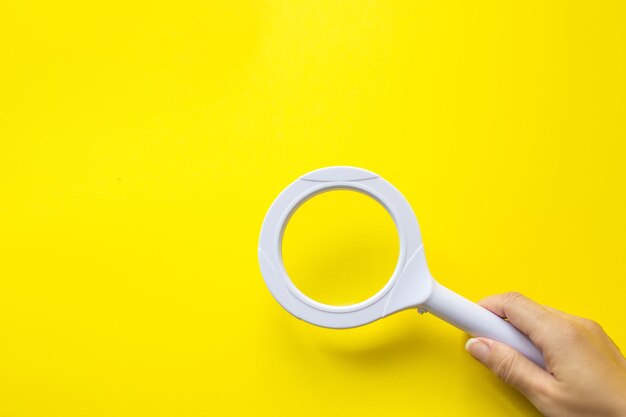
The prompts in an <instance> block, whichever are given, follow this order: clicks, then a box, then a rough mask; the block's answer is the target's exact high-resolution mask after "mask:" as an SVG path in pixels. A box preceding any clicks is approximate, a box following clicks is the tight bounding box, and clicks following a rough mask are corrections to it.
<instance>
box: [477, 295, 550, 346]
mask: <svg viewBox="0 0 626 417" xmlns="http://www.w3.org/2000/svg"><path fill="white" fill-rule="evenodd" d="M478 304H480V305H481V306H483V307H485V308H486V309H487V310H489V311H491V312H492V313H494V314H497V315H498V316H500V317H502V318H505V319H507V320H508V321H509V322H510V323H511V324H512V325H514V326H515V327H517V328H518V329H519V330H521V331H522V332H524V333H526V334H527V335H528V337H529V338H530V340H532V342H533V343H534V344H535V345H537V347H539V348H540V349H543V347H544V343H545V341H546V340H547V337H548V336H549V335H550V333H551V329H553V326H554V325H556V323H555V321H556V319H557V316H556V314H555V313H553V312H551V311H549V310H548V309H546V308H545V307H543V306H542V305H541V304H538V303H536V302H534V301H533V300H531V299H530V298H528V297H525V296H523V295H522V294H520V293H518V292H508V293H504V294H498V295H492V296H490V297H487V298H484V299H482V300H481V301H479V302H478Z"/></svg>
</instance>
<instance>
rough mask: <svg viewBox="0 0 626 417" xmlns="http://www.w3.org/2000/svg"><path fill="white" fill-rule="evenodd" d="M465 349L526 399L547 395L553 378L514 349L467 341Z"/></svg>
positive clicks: (480, 341)
mask: <svg viewBox="0 0 626 417" xmlns="http://www.w3.org/2000/svg"><path fill="white" fill-rule="evenodd" d="M465 349H467V351H468V352H469V353H470V354H471V355H472V356H473V357H474V358H475V359H477V360H478V361H479V362H480V363H482V364H483V365H485V366H486V367H487V368H489V369H490V370H491V371H492V372H493V373H494V374H496V375H497V376H498V377H499V378H500V379H502V380H503V381H504V382H506V383H507V384H510V385H511V386H513V387H514V388H516V389H517V390H519V391H520V392H521V393H522V394H524V395H526V397H528V398H529V399H531V401H532V400H534V399H537V400H538V399H540V398H541V397H545V396H546V395H548V392H549V391H550V389H552V387H553V384H554V382H555V380H554V377H553V376H552V375H550V374H549V373H547V372H546V371H545V370H543V369H541V368H540V367H539V366H537V365H535V364H534V363H533V362H532V361H530V360H529V359H527V358H526V357H524V356H523V355H522V354H521V353H519V352H518V351H516V350H515V349H513V348H511V347H509V346H507V345H505V344H503V343H499V342H496V341H494V340H491V339H486V338H482V337H481V338H477V339H469V340H468V341H467V343H466V344H465Z"/></svg>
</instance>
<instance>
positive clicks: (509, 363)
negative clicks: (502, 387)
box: [493, 355, 515, 384]
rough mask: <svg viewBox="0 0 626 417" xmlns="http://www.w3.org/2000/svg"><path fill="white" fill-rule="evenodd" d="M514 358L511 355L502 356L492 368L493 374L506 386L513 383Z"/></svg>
mask: <svg viewBox="0 0 626 417" xmlns="http://www.w3.org/2000/svg"><path fill="white" fill-rule="evenodd" d="M514 370H515V358H514V357H513V356H511V355H503V356H501V357H500V358H498V359H497V360H496V361H495V363H494V366H493V371H494V372H495V374H496V375H497V376H498V378H500V379H501V380H502V381H504V382H505V383H507V384H512V383H514V382H515V372H514Z"/></svg>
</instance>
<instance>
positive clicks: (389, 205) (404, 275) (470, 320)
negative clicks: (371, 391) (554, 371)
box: [259, 166, 545, 368]
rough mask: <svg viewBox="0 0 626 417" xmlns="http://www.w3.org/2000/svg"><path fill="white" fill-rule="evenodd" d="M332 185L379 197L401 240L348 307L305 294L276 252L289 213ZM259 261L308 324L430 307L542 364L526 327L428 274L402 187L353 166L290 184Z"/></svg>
mask: <svg viewBox="0 0 626 417" xmlns="http://www.w3.org/2000/svg"><path fill="white" fill-rule="evenodd" d="M332 190H351V191H358V192H361V193H363V194H366V195H368V196H370V197H372V198H373V199H375V200H376V201H378V202H379V203H380V204H381V205H382V206H383V207H384V208H385V209H386V210H387V212H389V214H390V215H391V217H392V218H393V221H394V223H395V225H396V228H397V229H398V237H399V239H400V254H399V256H398V263H397V265H396V268H395V270H394V272H393V274H392V276H391V278H390V279H389V281H388V282H387V283H386V284H385V285H384V286H383V287H382V288H381V289H380V290H379V291H378V292H377V293H376V294H374V295H373V296H371V297H370V298H368V299H366V300H365V301H362V302H360V303H357V304H352V305H347V306H335V305H329V304H323V303H320V302H318V301H315V300H313V299H312V298H310V297H308V296H306V295H305V294H304V293H303V292H302V291H300V290H299V289H298V288H297V287H296V286H295V285H294V284H293V282H292V281H291V279H290V278H289V275H288V274H287V271H286V269H285V265H284V263H283V258H282V240H283V235H284V232H285V228H286V226H287V223H288V222H289V219H290V218H291V216H292V215H293V214H294V213H295V211H296V210H297V209H298V207H300V206H301V205H302V204H304V203H305V202H306V201H308V200H309V199H311V198H313V197H314V196H316V195H318V194H321V193H324V192H327V191H332ZM259 264H260V267H261V273H262V274H263V278H264V279H265V283H266V284H267V287H268V288H269V290H270V292H271V293H272V295H273V296H274V298H275V299H276V301H278V303H280V305H282V306H283V308H285V310H287V311H288V312H290V313H291V314H293V315H294V316H296V317H297V318H299V319H302V320H304V321H307V322H309V323H311V324H315V325H317V326H322V327H329V328H334V329H343V328H350V327H357V326H362V325H364V324H367V323H371V322H373V321H375V320H378V319H381V318H383V317H386V316H389V315H390V314H393V313H397V312H399V311H402V310H407V309H413V308H415V309H417V310H418V311H419V312H420V313H425V312H429V313H432V314H433V315H435V316H437V317H439V318H441V319H443V320H445V321H447V322H448V323H450V324H452V325H453V326H456V327H458V328H459V329H461V330H463V331H465V332H466V333H468V334H470V335H472V336H473V337H487V338H490V339H494V340H497V341H499V342H502V343H505V344H507V345H509V346H511V347H513V348H514V349H516V350H518V351H519V352H520V353H522V354H523V355H524V356H526V357H527V358H528V359H530V360H532V361H533V362H535V363H536V364H537V365H539V366H541V367H544V368H545V364H544V360H543V355H542V353H541V351H540V350H539V349H537V347H535V346H534V345H533V344H532V342H531V341H530V340H529V339H528V337H526V335H525V334H523V333H522V332H520V331H519V330H517V329H516V328H515V327H514V326H513V325H512V324H510V323H509V322H507V321H506V320H504V319H502V318H500V317H498V316H497V315H495V314H493V313H492V312H490V311H488V310H486V309H484V308H483V307H481V306H479V305H478V304H476V303H473V302H471V301H469V300H468V299H466V298H464V297H462V296H460V295H459V294H456V293H455V292H453V291H451V290H449V289H448V288H446V287H444V286H443V285H441V284H440V283H438V282H437V281H436V280H435V279H434V278H433V277H432V275H431V274H430V271H429V270H428V265H427V264H426V257H425V255H424V246H423V244H422V236H421V233H420V230H419V226H418V224H417V219H416V217H415V214H414V213H413V209H412V208H411V205H410V204H409V202H408V201H407V200H406V198H405V197H404V196H403V195H402V194H401V193H400V191H398V190H397V189H396V188H395V187H394V186H393V185H391V184H390V183H389V182H387V181H386V180H384V179H383V178H381V177H380V176H378V175H377V174H375V173H373V172H370V171H367V170H364V169H361V168H356V167H343V166H337V167H328V168H321V169H318V170H316V171H312V172H310V173H308V174H305V175H303V176H302V177H300V178H298V179H297V180H296V181H294V182H293V183H291V184H290V185H289V186H288V187H287V188H285V189H284V190H283V191H282V192H281V193H280V195H279V196H278V197H277V198H276V200H274V202H273V203H272V205H271V207H270V209H269V210H268V212H267V214H266V215H265V219H264V221H263V226H262V227H261V235H260V238H259Z"/></svg>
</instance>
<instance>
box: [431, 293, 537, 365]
mask: <svg viewBox="0 0 626 417" xmlns="http://www.w3.org/2000/svg"><path fill="white" fill-rule="evenodd" d="M422 307H423V309H424V310H426V311H428V312H430V313H432V314H434V315H435V316H437V317H439V318H441V319H443V320H445V321H447V322H448V323H450V324H452V325H453V326H455V327H458V328H459V329H461V330H464V331H465V332H467V333H469V334H470V335H472V336H474V337H487V338H489V339H494V340H497V341H499V342H502V343H505V344H507V345H509V346H511V347H513V348H514V349H516V350H517V351H518V352H520V353H521V354H523V355H524V356H526V357H527V358H528V359H530V360H531V361H533V362H535V363H536V364H537V365H539V366H541V367H542V368H545V363H544V360H543V354H542V353H541V351H540V350H539V349H538V348H537V347H536V346H535V345H533V344H532V342H531V341H530V339H528V337H527V336H526V335H525V334H524V333H522V332H520V331H519V330H518V329H517V328H515V327H514V326H513V325H512V324H510V323H509V322H507V321H506V320H504V319H502V318H500V317H498V316H497V315H495V314H493V313H492V312H491V311H489V310H487V309H485V308H483V307H481V306H479V305H478V304H476V303H473V302H471V301H470V300H468V299H467V298H465V297H462V296H460V295H459V294H457V293H455V292H454V291H451V290H449V289H448V288H446V287H444V286H443V285H441V284H439V283H438V282H437V281H435V282H434V283H433V289H432V293H431V296H430V297H429V298H428V300H427V301H426V302H425V303H424V304H423V306H422Z"/></svg>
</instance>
